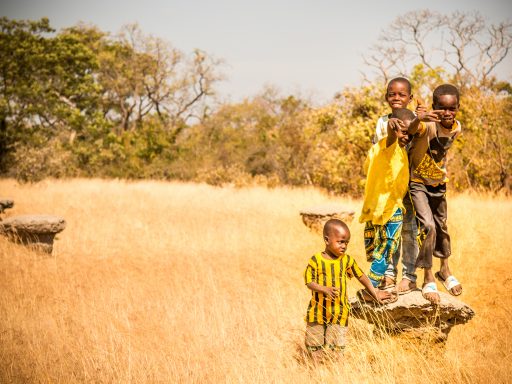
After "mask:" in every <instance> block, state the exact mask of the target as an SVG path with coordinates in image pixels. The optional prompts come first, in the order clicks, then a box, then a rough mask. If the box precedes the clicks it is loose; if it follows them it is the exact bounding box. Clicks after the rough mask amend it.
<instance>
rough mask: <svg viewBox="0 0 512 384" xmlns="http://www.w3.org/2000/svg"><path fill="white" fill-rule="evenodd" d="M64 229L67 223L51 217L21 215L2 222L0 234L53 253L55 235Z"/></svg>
mask: <svg viewBox="0 0 512 384" xmlns="http://www.w3.org/2000/svg"><path fill="white" fill-rule="evenodd" d="M64 228H66V221H65V220H64V219H63V218H62V217H58V216H51V215H21V216H14V217H9V218H7V219H5V220H3V221H0V234H3V235H5V236H7V237H8V238H9V240H11V241H14V242H16V243H21V244H25V245H28V246H31V247H32V248H34V249H36V250H40V251H43V252H45V253H52V250H53V240H54V238H55V235H56V234H57V233H59V232H62V231H63V230H64Z"/></svg>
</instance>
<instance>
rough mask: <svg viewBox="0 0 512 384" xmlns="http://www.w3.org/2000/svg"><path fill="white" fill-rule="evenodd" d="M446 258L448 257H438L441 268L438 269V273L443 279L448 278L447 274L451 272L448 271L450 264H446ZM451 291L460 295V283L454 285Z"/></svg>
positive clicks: (449, 274)
mask: <svg viewBox="0 0 512 384" xmlns="http://www.w3.org/2000/svg"><path fill="white" fill-rule="evenodd" d="M448 259H449V258H448V257H446V258H441V259H439V260H441V268H440V269H439V274H440V275H441V277H442V278H443V279H445V280H446V279H447V278H448V276H451V274H452V272H451V271H450V266H449V265H448ZM451 291H452V293H453V294H454V295H456V296H457V295H460V294H461V293H462V285H461V284H459V285H456V286H455V287H453V288H452V289H451Z"/></svg>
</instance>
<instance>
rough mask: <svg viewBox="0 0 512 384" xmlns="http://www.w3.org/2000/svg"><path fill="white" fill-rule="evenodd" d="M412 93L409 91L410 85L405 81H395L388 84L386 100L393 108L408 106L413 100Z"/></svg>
mask: <svg viewBox="0 0 512 384" xmlns="http://www.w3.org/2000/svg"><path fill="white" fill-rule="evenodd" d="M411 100H412V95H411V92H410V91H409V85H408V84H407V83H405V82H403V81H393V82H391V83H390V84H389V85H388V89H387V91H386V101H387V102H388V104H389V106H390V107H391V109H394V108H407V105H408V104H409V103H410V102H411Z"/></svg>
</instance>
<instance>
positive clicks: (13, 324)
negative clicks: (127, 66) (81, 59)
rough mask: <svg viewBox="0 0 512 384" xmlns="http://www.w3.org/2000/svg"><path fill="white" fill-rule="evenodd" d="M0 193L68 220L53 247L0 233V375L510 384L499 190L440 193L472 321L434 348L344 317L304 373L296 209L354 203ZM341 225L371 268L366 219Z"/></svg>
mask: <svg viewBox="0 0 512 384" xmlns="http://www.w3.org/2000/svg"><path fill="white" fill-rule="evenodd" d="M0 191H1V196H0V198H12V199H14V200H15V208H14V209H12V210H10V211H8V214H7V216H12V215H18V214H28V213H41V214H42V213H49V214H55V215H61V216H63V217H64V218H65V219H66V221H67V228H66V229H65V230H64V232H62V233H61V234H60V235H59V236H58V237H59V238H58V240H57V241H56V244H55V247H54V252H53V255H52V256H51V257H45V256H42V255H39V254H36V253H33V252H31V251H29V250H26V249H25V248H23V247H19V246H17V245H14V244H11V243H9V242H7V241H5V240H4V239H3V238H0V275H1V277H0V356H1V358H0V382H14V383H25V382H62V383H72V382H97V383H107V382H108V383H110V382H123V383H124V382H134V383H138V382H151V383H153V382H169V383H171V382H172V383H173V382H186V383H204V382H211V383H219V382H227V383H239V382H244V383H269V382H273V383H280V382H283V383H284V382H286V383H288V382H294V383H297V384H298V383H317V382H318V383H320V382H323V383H326V382H327V383H331V382H355V383H359V382H361V383H366V382H368V383H370V382H375V381H377V380H378V381H379V382H380V383H410V382H424V383H468V382H469V383H482V382H488V381H489V379H491V378H492V382H493V383H506V382H511V381H512V370H511V368H510V357H511V355H512V323H511V322H510V317H511V316H512V312H511V310H510V308H511V305H512V298H511V295H510V290H511V288H512V277H511V273H510V271H511V270H512V260H511V258H510V255H509V254H510V249H511V248H512V238H511V236H510V235H509V224H510V222H511V221H510V217H511V216H512V200H510V199H504V198H490V197H485V196H484V197H481V196H453V195H450V196H449V202H448V203H449V230H450V233H451V235H452V241H453V261H452V269H453V271H454V272H455V273H456V275H457V277H458V278H459V279H460V280H461V281H462V282H463V286H464V293H463V296H462V300H464V301H465V302H467V303H468V304H469V305H471V306H472V307H473V308H474V309H475V311H476V317H475V318H474V319H473V320H472V321H470V322H469V323H468V324H466V325H463V326H457V327H454V329H453V330H452V332H451V333H450V336H449V338H448V342H447V344H446V347H445V349H444V350H440V349H432V353H426V351H429V348H428V346H427V345H421V344H419V343H415V342H411V341H404V340H397V339H395V338H391V337H387V338H384V339H375V338H374V336H373V334H372V332H371V328H370V327H369V326H368V325H367V324H366V323H364V322H363V321H359V320H352V321H351V322H350V337H349V346H348V347H347V351H346V354H345V360H344V361H343V362H341V363H336V364H327V365H324V366H322V367H320V368H317V369H312V368H311V367H310V366H309V364H307V363H305V362H304V361H303V359H302V357H301V356H302V351H303V346H302V345H303V332H304V322H303V316H304V313H305V309H306V305H307V301H308V297H309V293H308V291H307V289H306V288H305V286H304V285H303V281H302V273H303V270H304V267H305V265H306V263H307V260H308V258H309V257H310V256H311V255H312V254H313V253H314V252H316V251H318V250H321V249H322V248H323V242H322V239H321V237H320V236H318V235H316V234H314V233H311V232H310V231H309V230H308V229H307V228H306V227H305V226H304V225H303V224H302V222H301V220H300V216H299V213H298V212H299V210H300V209H301V208H305V207H308V206H311V205H315V204H319V203H327V202H343V203H345V204H346V205H347V207H350V208H353V209H355V210H356V211H357V210H358V209H359V208H360V204H361V202H360V201H356V200H346V199H342V198H335V197H331V196H327V195H325V194H323V193H321V192H320V191H318V190H313V189H287V188H278V189H272V190H268V189H264V188H256V187H254V188H247V189H230V188H223V189H221V188H215V187H211V186H206V185H198V184H184V183H165V182H147V181H146V182H133V183H132V182H122V181H103V180H70V181H46V182H43V183H40V184H35V185H18V184H16V183H15V182H14V181H12V180H1V181H0ZM356 221H357V220H356ZM350 227H351V230H352V242H351V244H350V246H349V253H350V254H351V255H353V256H354V257H355V258H356V260H357V261H358V262H359V264H360V265H361V266H363V267H364V268H365V270H367V268H368V263H367V262H366V261H365V257H364V251H363V241H362V229H363V227H362V225H361V224H359V223H357V222H353V223H351V224H350ZM436 266H437V264H436ZM359 288H360V286H359V285H358V282H357V281H355V280H354V281H352V282H351V285H350V292H351V294H355V292H356V290H357V289H359ZM440 288H441V287H440Z"/></svg>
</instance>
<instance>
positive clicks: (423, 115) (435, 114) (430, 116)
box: [416, 109, 441, 123]
mask: <svg viewBox="0 0 512 384" xmlns="http://www.w3.org/2000/svg"><path fill="white" fill-rule="evenodd" d="M416 115H417V116H418V120H419V121H423V122H435V123H439V122H441V119H440V118H439V111H430V112H427V110H426V109H425V111H418V110H416Z"/></svg>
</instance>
